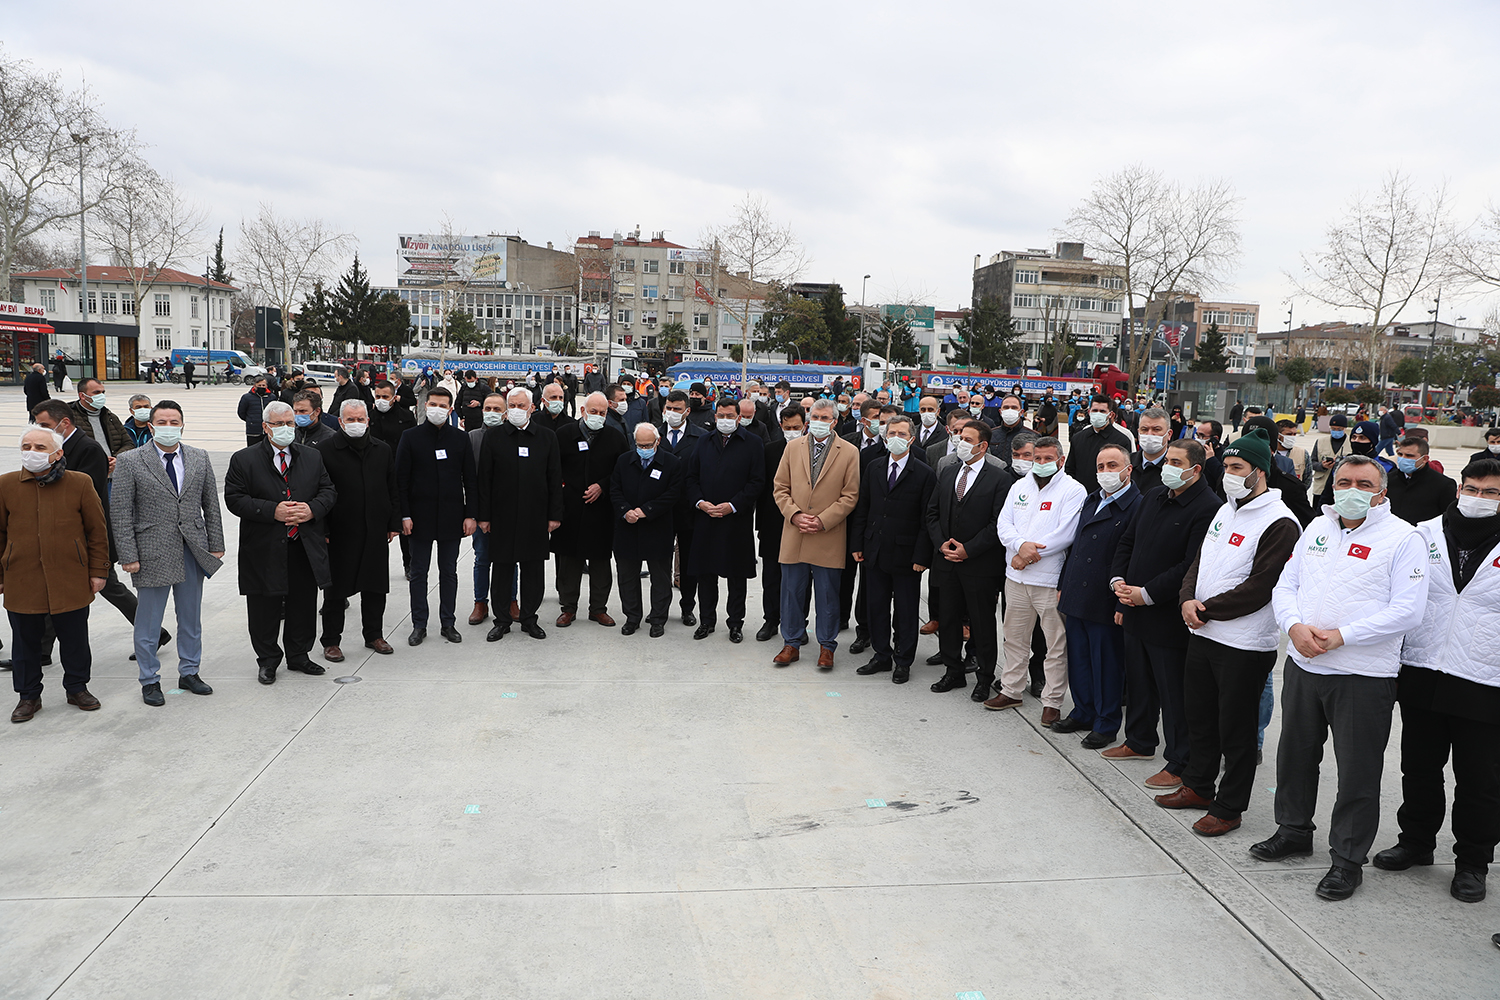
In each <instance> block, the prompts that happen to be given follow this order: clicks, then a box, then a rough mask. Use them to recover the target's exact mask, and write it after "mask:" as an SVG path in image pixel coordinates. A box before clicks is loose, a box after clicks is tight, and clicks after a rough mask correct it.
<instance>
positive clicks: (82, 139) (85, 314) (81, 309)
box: [70, 132, 90, 377]
mask: <svg viewBox="0 0 1500 1000" xmlns="http://www.w3.org/2000/svg"><path fill="white" fill-rule="evenodd" d="M70 134H71V135H72V138H73V142H74V143H75V144H76V145H77V146H78V279H79V292H78V314H79V315H78V318H79V320H80V321H81V322H83V323H87V322H88V321H89V258H88V243H87V240H86V238H85V236H84V232H85V229H84V218H83V205H84V200H83V152H84V147H85V146H87V145H88V143H89V138H90V137H89V136H86V135H79V134H78V133H76V132H74V133H70ZM80 329H82V328H81V327H80ZM82 374H83V373H82V372H81V371H80V372H79V375H80V377H81V376H82Z"/></svg>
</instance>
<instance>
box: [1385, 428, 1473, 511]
mask: <svg viewBox="0 0 1500 1000" xmlns="http://www.w3.org/2000/svg"><path fill="white" fill-rule="evenodd" d="M1427 452H1428V445H1427V439H1426V438H1420V437H1417V436H1415V435H1412V436H1409V437H1404V438H1402V439H1401V440H1400V441H1399V442H1397V444H1396V468H1395V470H1394V471H1393V472H1392V473H1391V474H1390V492H1389V494H1387V500H1388V501H1389V502H1390V505H1391V512H1392V513H1394V514H1395V515H1396V516H1397V517H1399V518H1401V520H1403V521H1406V522H1408V523H1409V524H1421V523H1422V522H1424V521H1431V520H1432V519H1433V518H1435V517H1441V516H1442V514H1443V512H1444V511H1445V510H1447V509H1448V508H1449V507H1451V506H1452V505H1453V498H1454V497H1455V496H1457V495H1458V484H1457V483H1455V482H1454V481H1453V480H1451V479H1449V478H1448V477H1447V476H1445V475H1443V474H1442V473H1441V472H1439V471H1437V470H1436V469H1434V468H1432V467H1431V466H1430V465H1428V464H1427Z"/></svg>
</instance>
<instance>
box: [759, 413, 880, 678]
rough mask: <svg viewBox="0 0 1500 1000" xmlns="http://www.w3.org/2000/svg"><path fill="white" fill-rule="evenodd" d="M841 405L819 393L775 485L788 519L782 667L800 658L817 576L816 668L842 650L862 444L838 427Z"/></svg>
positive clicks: (776, 659) (775, 660) (828, 665)
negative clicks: (843, 598)
mask: <svg viewBox="0 0 1500 1000" xmlns="http://www.w3.org/2000/svg"><path fill="white" fill-rule="evenodd" d="M837 422H838V407H837V406H836V405H835V404H834V402H833V400H831V399H819V400H817V401H815V402H814V403H813V404H812V410H811V412H810V413H809V419H808V424H807V427H808V433H807V435H806V436H804V437H800V438H798V439H797V440H795V441H792V442H790V443H788V444H787V446H786V451H785V452H784V453H783V454H782V457H781V465H780V466H778V467H777V469H776V482H775V485H774V487H773V490H774V495H775V497H776V506H777V507H778V508H779V509H780V510H781V514H782V516H783V517H785V518H786V525H785V526H784V527H783V529H782V532H781V559H780V562H781V637H782V640H783V641H784V642H785V643H786V645H785V646H783V647H782V650H781V652H779V653H777V654H776V656H775V657H774V658H773V659H772V661H771V662H772V663H775V664H776V665H777V666H778V667H784V666H786V665H787V664H789V663H793V662H795V661H796V660H797V658H798V656H799V655H800V654H799V648H800V647H801V646H802V645H803V643H805V642H807V605H806V604H805V603H803V598H802V595H804V594H806V593H807V586H808V579H809V577H810V578H811V580H812V587H813V603H814V604H815V606H816V607H817V616H818V617H817V626H816V631H817V635H818V645H819V646H820V647H822V648H821V651H820V652H819V653H818V669H819V670H832V669H833V651H834V650H835V649H837V648H838V634H839V583H840V577H841V575H842V574H843V571H844V560H845V559H846V558H847V557H848V552H849V547H848V543H847V540H846V538H845V529H846V527H847V525H846V522H847V520H848V518H849V515H850V514H851V513H853V511H854V507H855V505H856V504H857V503H859V449H858V448H856V447H855V446H854V445H852V444H850V443H849V442H848V441H845V440H844V439H843V438H840V437H839V436H838V435H836V434H834V433H833V427H834V424H836V423H837Z"/></svg>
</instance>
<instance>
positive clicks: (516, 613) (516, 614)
mask: <svg viewBox="0 0 1500 1000" xmlns="http://www.w3.org/2000/svg"><path fill="white" fill-rule="evenodd" d="M510 620H511V621H513V622H518V621H520V620H521V602H520V601H511V602H510Z"/></svg>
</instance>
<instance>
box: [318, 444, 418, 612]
mask: <svg viewBox="0 0 1500 1000" xmlns="http://www.w3.org/2000/svg"><path fill="white" fill-rule="evenodd" d="M318 453H319V454H321V455H322V456H323V467H324V468H325V469H327V470H328V478H329V479H331V480H332V481H333V488H334V489H335V490H337V491H338V495H339V498H338V501H337V502H336V503H335V504H334V505H333V510H331V511H329V513H328V521H327V527H328V566H329V572H330V573H331V574H332V577H333V587H332V590H333V592H334V593H336V594H344V595H348V594H385V593H389V592H390V589H391V557H390V554H389V553H390V550H389V548H388V544H389V543H388V542H387V541H386V539H387V538H388V537H389V535H390V533H391V532H393V531H400V530H401V516H400V515H399V514H398V513H397V512H396V507H397V504H399V503H400V498H399V497H398V495H397V493H396V456H395V455H394V454H393V453H392V452H391V449H390V448H389V447H388V446H387V445H386V443H385V442H384V441H381V440H380V439H379V438H372V437H369V436H368V435H367V436H366V437H364V438H361V439H360V440H359V441H354V440H353V439H351V438H350V437H349V436H348V435H346V434H339V435H338V436H337V437H335V438H334V439H333V440H332V441H326V442H324V443H323V444H321V445H319V446H318Z"/></svg>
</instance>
